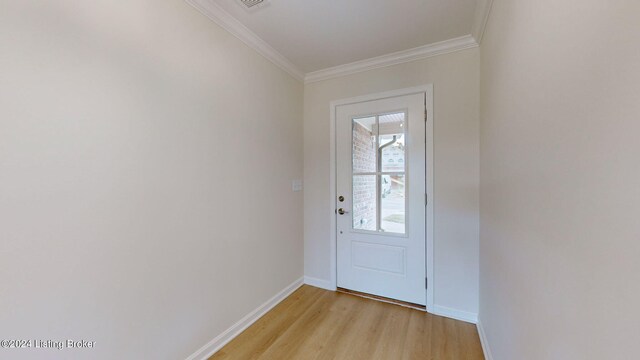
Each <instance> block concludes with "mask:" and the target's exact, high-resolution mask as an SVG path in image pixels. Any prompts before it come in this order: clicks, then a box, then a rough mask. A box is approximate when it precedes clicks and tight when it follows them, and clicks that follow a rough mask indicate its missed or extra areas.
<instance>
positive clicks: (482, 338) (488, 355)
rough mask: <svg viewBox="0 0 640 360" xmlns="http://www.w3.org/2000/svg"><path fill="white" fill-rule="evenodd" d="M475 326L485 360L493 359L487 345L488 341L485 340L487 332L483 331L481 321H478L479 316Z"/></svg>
mask: <svg viewBox="0 0 640 360" xmlns="http://www.w3.org/2000/svg"><path fill="white" fill-rule="evenodd" d="M476 327H477V328H478V335H479V336H480V344H482V352H483V353H484V358H485V360H493V355H492V354H491V348H490V347H489V341H488V340H487V334H486V333H485V332H484V328H483V327H482V321H480V318H478V322H477V323H476Z"/></svg>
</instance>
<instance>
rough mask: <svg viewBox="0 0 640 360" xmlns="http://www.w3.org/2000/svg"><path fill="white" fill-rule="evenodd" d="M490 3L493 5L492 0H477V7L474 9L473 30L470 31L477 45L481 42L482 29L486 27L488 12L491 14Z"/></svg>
mask: <svg viewBox="0 0 640 360" xmlns="http://www.w3.org/2000/svg"><path fill="white" fill-rule="evenodd" d="M491 5H493V0H480V1H478V8H477V9H476V17H475V21H474V24H473V31H472V33H471V35H472V36H473V38H474V39H476V42H477V43H478V45H480V44H482V37H483V36H484V31H485V29H486V28H487V22H488V21H489V14H491Z"/></svg>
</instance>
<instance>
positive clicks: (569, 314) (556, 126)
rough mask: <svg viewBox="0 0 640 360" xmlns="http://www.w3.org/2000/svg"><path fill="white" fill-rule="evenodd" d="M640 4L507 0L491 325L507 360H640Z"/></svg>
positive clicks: (496, 63)
mask: <svg viewBox="0 0 640 360" xmlns="http://www.w3.org/2000/svg"><path fill="white" fill-rule="evenodd" d="M638 14H640V2H638V1H637V0H613V1H596V0H580V1H578V0H570V1H555V0H539V1H506V0H494V4H493V10H492V13H491V16H490V19H489V24H488V28H487V33H486V34H485V37H484V41H483V43H482V47H481V52H482V59H481V63H482V66H481V69H482V70H481V74H482V80H481V82H482V88H481V99H482V100H481V107H482V112H481V114H482V115H481V164H480V165H481V201H480V203H481V222H480V224H481V240H480V244H481V249H480V259H481V260H480V275H481V280H480V320H481V323H482V326H483V328H484V330H485V333H486V335H487V339H488V343H489V344H490V347H491V351H492V353H493V358H494V360H511V359H521V360H546V359H554V360H555V359H559V360H573V359H575V360H590V359H593V360H600V359H637V358H638V344H639V343H640V332H639V331H638V324H640V308H639V307H638V303H639V301H640V261H639V258H638V255H639V254H640V221H639V220H638V216H639V215H640V185H639V184H640V167H639V164H640V141H639V140H638V139H639V134H640V121H639V119H640V116H639V114H640V36H639V35H640V21H639V18H638Z"/></svg>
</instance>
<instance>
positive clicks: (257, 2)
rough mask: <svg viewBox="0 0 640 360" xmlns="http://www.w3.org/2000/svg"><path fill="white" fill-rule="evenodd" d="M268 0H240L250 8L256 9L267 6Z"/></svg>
mask: <svg viewBox="0 0 640 360" xmlns="http://www.w3.org/2000/svg"><path fill="white" fill-rule="evenodd" d="M268 2H269V1H268V0H240V3H241V4H242V5H244V7H245V8H246V9H248V10H255V9H257V8H261V7H263V6H265V5H266V4H267V3H268Z"/></svg>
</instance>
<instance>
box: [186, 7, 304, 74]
mask: <svg viewBox="0 0 640 360" xmlns="http://www.w3.org/2000/svg"><path fill="white" fill-rule="evenodd" d="M185 1H186V2H187V4H189V5H191V6H193V7H194V8H196V9H197V10H198V11H200V12H201V13H202V14H204V15H205V16H206V17H208V18H209V19H211V20H213V22H215V23H216V24H218V25H220V26H221V27H222V28H223V29H225V30H227V31H228V32H230V33H231V34H233V35H234V36H236V37H237V38H238V39H240V40H242V42H244V43H245V44H247V45H248V46H249V47H251V48H253V49H254V50H256V51H257V52H258V53H260V55H262V56H264V57H265V58H267V59H268V60H269V61H271V62H272V63H274V64H275V65H276V66H278V67H279V68H281V69H282V70H284V71H286V72H287V73H288V74H289V75H291V76H293V77H294V78H296V79H297V80H300V81H302V80H304V73H303V72H302V71H300V69H298V68H297V67H296V66H295V65H294V64H293V63H292V62H291V61H289V60H288V59H287V58H285V57H284V56H283V55H282V54H280V53H279V52H278V51H276V50H275V49H274V48H272V47H271V46H270V45H269V44H267V43H266V42H265V41H264V40H262V39H261V38H260V37H259V36H258V35H256V34H255V33H254V32H253V31H251V30H249V28H247V27H246V26H244V25H243V24H242V23H241V22H240V21H238V20H237V19H236V18H234V17H233V16H231V14H229V13H228V12H226V11H225V10H224V9H223V8H221V7H220V5H218V4H216V3H214V2H212V1H208V0H185Z"/></svg>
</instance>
